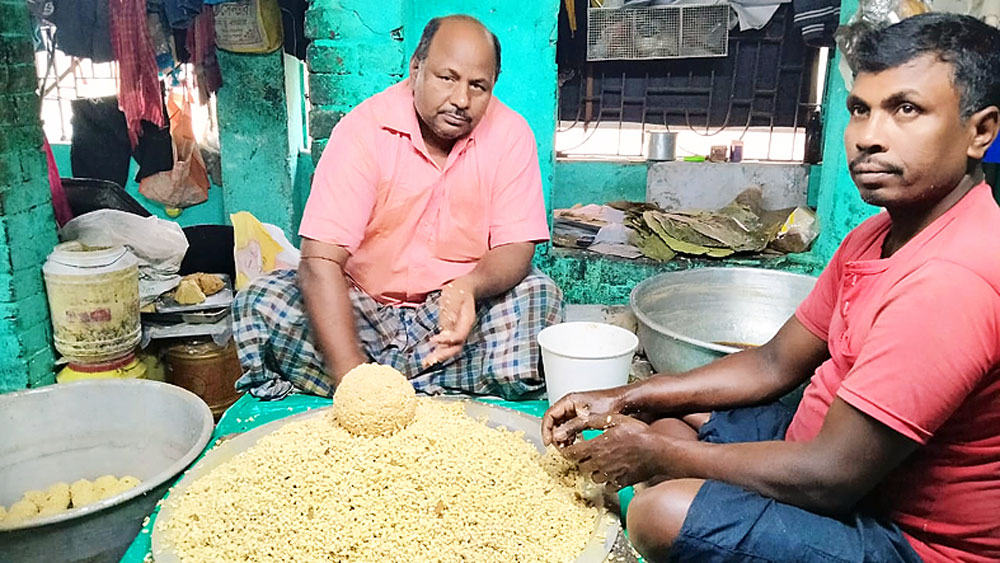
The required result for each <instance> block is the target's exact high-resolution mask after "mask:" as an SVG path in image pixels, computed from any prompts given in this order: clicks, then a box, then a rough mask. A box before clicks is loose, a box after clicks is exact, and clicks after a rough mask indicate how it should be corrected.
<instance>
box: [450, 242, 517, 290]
mask: <svg viewBox="0 0 1000 563" xmlns="http://www.w3.org/2000/svg"><path fill="white" fill-rule="evenodd" d="M534 254H535V245H534V243H530V242H518V243H513V244H505V245H503V246H498V247H496V248H493V249H491V250H490V251H489V252H487V253H486V254H485V255H483V257H482V259H481V260H480V261H479V264H477V265H476V268H475V269H474V270H473V271H472V272H471V273H470V274H468V275H467V276H464V277H463V278H459V279H460V280H463V281H465V282H467V283H469V284H470V285H471V286H472V287H473V290H474V291H475V294H476V300H482V299H488V298H490V297H496V296H497V295H500V294H501V293H505V292H507V291H509V290H510V289H511V288H513V287H514V286H515V285H517V284H519V283H521V280H523V279H524V278H525V276H527V275H528V272H530V271H531V258H532V257H533V256H534ZM456 281H458V280H456Z"/></svg>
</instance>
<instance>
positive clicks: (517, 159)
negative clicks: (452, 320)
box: [299, 80, 549, 305]
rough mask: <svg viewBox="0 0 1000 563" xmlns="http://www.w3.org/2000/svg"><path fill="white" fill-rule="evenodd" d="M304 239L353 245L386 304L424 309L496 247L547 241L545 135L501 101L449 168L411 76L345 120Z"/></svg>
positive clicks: (352, 271)
mask: <svg viewBox="0 0 1000 563" xmlns="http://www.w3.org/2000/svg"><path fill="white" fill-rule="evenodd" d="M299 234H300V235H301V236H303V237H306V238H310V239H313V240H317V241H320V242H325V243H330V244H335V245H339V246H342V247H344V248H345V249H347V251H348V252H349V253H350V258H348V260H347V266H346V270H347V274H348V275H349V276H350V277H351V279H352V280H354V283H355V284H356V285H357V286H358V287H359V288H360V289H361V290H363V291H364V292H365V293H367V294H368V295H370V296H372V297H374V298H375V299H376V300H378V301H379V302H381V303H386V304H393V305H415V304H418V303H420V302H421V301H423V300H424V298H425V297H426V295H427V294H428V293H430V292H431V291H435V290H437V289H440V288H441V287H442V286H443V285H444V284H446V283H448V282H450V281H451V280H454V279H456V278H459V277H461V276H464V275H466V274H468V273H470V272H471V271H472V270H473V269H474V268H475V267H476V264H477V263H478V262H479V260H480V259H481V258H482V257H483V255H484V254H485V253H486V251H487V250H489V249H491V248H495V247H497V246H501V245H504V244H510V243H515V242H539V241H545V240H548V237H549V233H548V225H547V223H546V220H545V202H544V200H543V196H542V182H541V175H540V173H539V170H538V155H537V148H536V145H535V138H534V135H532V133H531V129H530V128H529V127H528V124H527V122H525V121H524V119H523V118H522V117H521V116H520V115H518V114H517V113H515V112H514V111H513V110H511V109H510V108H508V107H507V106H505V105H504V104H503V103H501V102H500V100H498V99H496V98H493V99H492V100H491V101H490V104H489V107H488V108H487V110H486V114H485V115H484V116H483V119H482V120H481V121H480V122H479V124H478V125H477V126H476V128H475V129H474V130H473V131H472V133H471V134H470V135H469V136H468V137H466V138H463V139H460V140H459V141H458V142H456V143H455V146H454V147H453V148H452V149H451V154H450V155H449V156H448V161H447V163H445V165H444V167H443V168H441V167H439V166H438V165H437V164H435V163H434V161H433V159H431V158H430V156H429V155H428V152H427V148H426V146H425V145H424V141H423V138H422V137H421V135H420V127H419V125H418V122H417V115H416V110H415V109H414V107H413V93H412V91H411V89H410V86H409V83H408V82H407V81H406V80H404V81H403V82H400V83H399V84H396V85H395V86H392V87H390V88H388V89H386V90H385V91H383V92H381V93H379V94H376V95H375V96H372V97H371V98H369V99H368V100H366V101H365V102H364V103H362V104H361V105H359V106H358V107H356V108H355V109H354V110H352V111H351V112H350V113H349V114H347V115H346V116H344V118H343V119H341V120H340V122H339V123H337V126H336V127H335V128H334V130H333V132H332V133H331V134H330V140H329V142H328V143H327V145H326V148H325V149H324V151H323V156H322V157H321V158H320V161H319V164H318V165H317V167H316V173H315V176H314V178H313V184H312V192H311V193H310V194H309V200H308V202H307V203H306V208H305V211H304V213H303V216H302V224H301V227H300V228H299Z"/></svg>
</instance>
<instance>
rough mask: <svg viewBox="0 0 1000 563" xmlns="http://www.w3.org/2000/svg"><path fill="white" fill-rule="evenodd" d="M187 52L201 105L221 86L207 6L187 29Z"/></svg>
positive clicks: (211, 23)
mask: <svg viewBox="0 0 1000 563" xmlns="http://www.w3.org/2000/svg"><path fill="white" fill-rule="evenodd" d="M187 50H188V52H189V53H191V62H193V63H194V76H195V86H197V87H198V98H199V101H200V102H201V104H202V105H205V104H207V103H208V98H209V96H210V95H211V94H214V93H216V92H218V91H219V87H221V86H222V72H221V71H220V70H219V60H218V59H217V58H216V57H215V17H214V16H213V13H212V9H211V8H210V7H208V6H206V7H205V9H204V10H203V11H202V12H201V13H200V14H198V17H197V18H195V20H194V22H193V23H192V24H191V27H190V29H188V34H187Z"/></svg>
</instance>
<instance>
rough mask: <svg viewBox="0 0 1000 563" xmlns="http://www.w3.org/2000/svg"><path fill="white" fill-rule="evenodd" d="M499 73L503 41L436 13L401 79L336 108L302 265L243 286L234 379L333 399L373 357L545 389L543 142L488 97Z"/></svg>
mask: <svg viewBox="0 0 1000 563" xmlns="http://www.w3.org/2000/svg"><path fill="white" fill-rule="evenodd" d="M499 73H500V43H499V41H498V40H497V38H496V36H495V35H493V34H492V33H491V32H490V31H489V30H487V29H486V28H485V27H484V26H483V25H482V24H481V23H480V22H479V21H477V20H475V19H473V18H471V17H468V16H449V17H446V18H435V19H433V20H431V21H430V22H429V23H428V24H427V27H426V28H425V29H424V33H423V36H422V37H421V39H420V42H419V44H418V45H417V48H416V50H415V52H414V55H413V57H412V59H411V61H410V76H409V78H408V79H407V80H404V81H403V82H401V83H399V84H397V85H395V86H392V87H390V88H388V89H387V90H385V91H383V92H382V93H380V94H377V95H375V96H373V97H371V98H369V99H368V100H366V101H365V102H363V103H362V104H360V105H359V106H358V107H356V108H355V109H354V110H352V111H351V112H350V113H348V114H347V115H345V116H344V117H343V119H341V120H340V122H339V123H338V124H337V126H336V127H335V128H334V130H333V132H332V133H331V135H330V140H329V142H328V144H327V146H326V148H325V149H324V151H323V156H322V158H321V159H320V161H319V164H318V165H317V167H316V173H315V176H314V180H313V186H312V192H311V193H310V195H309V200H308V202H307V204H306V208H305V212H304V214H303V217H302V225H301V228H300V230H299V233H300V234H301V235H302V238H303V242H302V262H301V266H300V267H299V270H298V272H289V271H282V272H277V273H275V274H272V275H269V276H265V277H263V278H259V279H257V280H255V281H254V282H253V283H252V284H251V286H250V287H249V288H247V289H246V290H244V291H243V292H241V294H240V295H239V296H238V297H237V300H236V304H235V305H234V313H235V336H236V341H237V344H238V346H239V352H240V361H241V363H242V365H243V368H244V375H243V377H242V378H241V379H240V380H239V381H238V382H237V387H238V388H240V389H245V390H247V391H249V392H250V393H251V394H253V395H254V396H257V397H260V398H280V397H283V396H284V395H286V394H287V393H289V392H290V391H292V390H293V389H295V388H297V389H299V390H301V391H306V392H310V393H315V394H320V395H330V394H332V393H333V390H334V389H335V388H336V386H337V384H338V382H339V381H340V379H341V378H342V377H343V376H344V375H345V374H346V373H347V372H348V371H350V370H351V369H352V368H354V367H355V366H357V365H359V364H361V363H365V362H371V361H374V362H379V363H382V364H388V365H392V366H394V367H396V368H397V369H399V370H400V371H401V372H403V373H404V374H405V375H406V376H407V377H408V378H409V379H410V381H411V382H412V383H413V385H414V387H416V388H417V389H418V390H419V391H423V392H427V393H442V392H462V393H474V394H496V395H502V396H504V397H506V398H515V397H518V396H521V395H523V394H525V393H528V392H531V391H535V390H538V389H540V388H541V386H542V380H541V377H540V376H539V373H538V361H539V352H538V349H537V346H536V345H535V341H534V340H535V337H536V336H537V334H538V332H539V331H540V330H541V329H542V328H544V327H545V326H548V325H550V324H553V323H556V322H559V321H561V320H562V294H561V292H560V291H559V288H558V287H556V286H555V284H554V283H553V282H552V281H551V280H550V279H549V278H547V277H545V276H544V275H543V274H542V273H541V272H538V271H537V270H532V268H531V259H532V256H533V255H534V250H535V243H538V242H542V241H545V240H548V226H547V223H546V217H545V204H544V200H543V197H542V184H541V175H540V172H539V168H538V156H537V147H536V145H535V141H534V136H533V135H532V133H531V129H530V128H529V127H528V124H527V123H526V122H525V121H524V119H523V118H522V117H521V116H519V115H518V114H517V113H515V112H514V111H512V110H511V109H509V108H508V107H507V106H505V105H504V104H503V103H502V102H500V100H498V99H496V98H494V97H493V95H492V93H493V86H494V84H495V83H496V79H497V77H498V76H499Z"/></svg>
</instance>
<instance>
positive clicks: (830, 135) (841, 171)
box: [811, 0, 879, 263]
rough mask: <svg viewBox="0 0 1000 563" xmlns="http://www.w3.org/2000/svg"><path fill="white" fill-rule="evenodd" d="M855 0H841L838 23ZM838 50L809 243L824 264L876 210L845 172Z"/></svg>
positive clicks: (850, 11) (855, 4)
mask: <svg viewBox="0 0 1000 563" xmlns="http://www.w3.org/2000/svg"><path fill="white" fill-rule="evenodd" d="M857 8H858V2H857V0H844V2H843V3H842V4H841V12H840V21H841V23H842V24H844V23H847V21H848V20H849V19H850V17H851V16H852V15H853V14H854V12H855V11H857ZM841 58H842V57H841V54H840V51H837V53H836V55H835V56H834V59H833V62H832V65H831V71H830V80H829V81H828V89H827V93H826V106H825V110H826V115H825V116H824V124H823V164H822V166H821V168H820V178H819V191H818V194H817V201H816V205H817V210H816V214H817V216H818V217H819V219H820V235H819V238H817V239H816V242H815V243H813V247H812V250H811V252H812V254H813V255H814V257H815V258H816V259H817V260H820V261H822V262H823V263H826V262H828V261H829V260H830V258H831V257H833V253H834V252H835V251H836V250H837V247H838V246H840V242H841V241H842V240H844V237H845V236H846V235H847V233H848V232H850V231H851V229H853V228H854V227H856V226H858V225H859V224H861V222H862V221H864V220H865V219H867V218H868V217H871V216H872V215H874V214H875V213H878V211H879V209H878V208H877V207H873V206H871V205H868V204H866V203H865V202H863V201H861V196H859V195H858V189H857V187H856V186H855V185H854V181H853V180H851V176H850V174H849V173H848V171H847V153H846V152H845V150H844V128H845V127H846V126H847V121H848V117H849V115H848V113H847V106H846V103H847V94H848V90H847V86H846V84H845V83H844V79H843V77H842V76H841V74H840V70H839V68H838V66H839V65H840V61H841Z"/></svg>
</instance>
